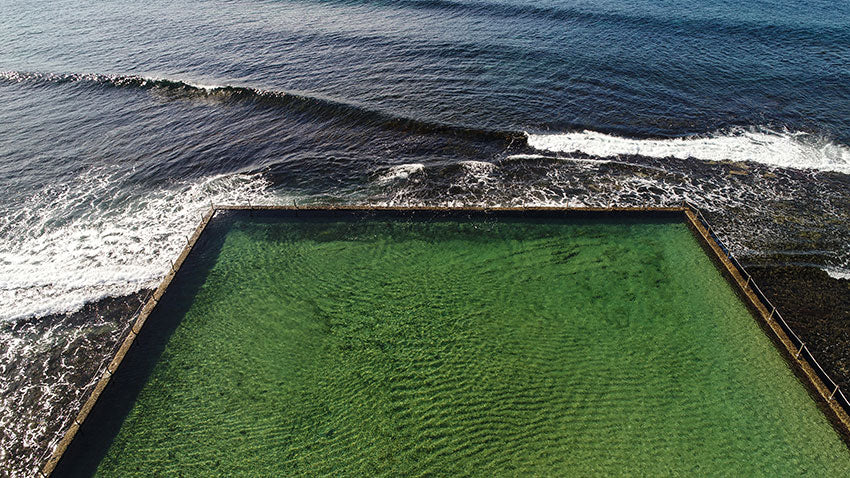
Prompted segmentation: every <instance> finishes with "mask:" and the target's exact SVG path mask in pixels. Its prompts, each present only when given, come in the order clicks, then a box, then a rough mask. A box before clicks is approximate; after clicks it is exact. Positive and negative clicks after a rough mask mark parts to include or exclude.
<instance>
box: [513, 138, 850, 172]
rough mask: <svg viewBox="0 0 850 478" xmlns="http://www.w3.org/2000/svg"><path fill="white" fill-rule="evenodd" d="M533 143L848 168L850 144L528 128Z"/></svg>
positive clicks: (597, 151)
mask: <svg viewBox="0 0 850 478" xmlns="http://www.w3.org/2000/svg"><path fill="white" fill-rule="evenodd" d="M527 141H528V145H529V146H531V147H532V148H534V149H538V150H544V151H554V152H561V153H583V154H587V155H590V156H596V157H600V158H610V157H617V156H645V157H653V158H677V159H689V158H693V159H700V160H704V161H735V162H739V161H741V162H742V161H752V162H756V163H761V164H765V165H768V166H776V167H781V168H796V169H809V170H818V171H833V172H840V173H844V174H850V148H848V147H847V146H845V145H842V144H838V143H834V142H832V141H829V140H827V139H824V138H818V137H815V136H813V135H810V134H808V133H801V132H790V131H772V130H768V129H753V130H744V129H738V130H735V131H730V132H729V133H726V134H715V135H709V136H695V137H685V138H672V139H633V138H624V137H620V136H613V135H609V134H604V133H599V132H596V131H589V130H585V131H581V132H572V133H564V134H527Z"/></svg>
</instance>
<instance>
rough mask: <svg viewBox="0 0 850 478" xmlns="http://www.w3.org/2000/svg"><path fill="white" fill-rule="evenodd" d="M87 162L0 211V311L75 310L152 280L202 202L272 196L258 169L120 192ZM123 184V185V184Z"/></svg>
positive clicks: (182, 240)
mask: <svg viewBox="0 0 850 478" xmlns="http://www.w3.org/2000/svg"><path fill="white" fill-rule="evenodd" d="M118 177H119V176H118V175H111V174H109V173H105V172H94V171H90V172H88V173H86V174H84V175H82V176H81V177H79V178H77V180H76V181H75V182H74V183H73V186H68V187H61V188H59V189H58V191H56V190H45V191H41V192H39V193H37V194H35V195H33V196H31V197H30V198H29V199H28V201H27V203H26V204H23V205H21V206H22V207H19V208H9V210H7V211H3V212H4V214H3V215H2V216H0V320H14V319H21V318H27V317H35V316H42V315H46V314H54V313H67V312H73V311H75V310H78V309H79V308H81V307H82V306H83V305H85V304H86V303H88V302H91V301H95V300H98V299H101V298H103V297H108V296H120V295H124V294H130V293H133V292H136V291H138V290H141V289H144V288H151V287H154V286H155V285H156V284H157V283H158V282H159V281H160V280H161V278H162V277H163V276H164V275H165V273H166V271H168V269H169V268H170V265H169V264H170V262H169V261H170V260H172V259H174V258H175V257H177V255H178V254H179V252H180V250H181V249H182V248H183V246H184V245H185V244H186V237H187V235H189V234H191V232H192V231H193V230H194V228H195V226H196V225H197V224H198V222H199V220H200V217H201V215H202V213H203V212H204V211H206V210H207V209H208V208H209V207H210V204H211V203H216V204H227V203H245V202H247V201H250V202H251V203H252V204H263V203H272V202H280V201H281V200H282V199H280V198H274V197H273V196H272V195H271V193H269V192H268V188H267V186H268V184H267V181H266V180H265V179H263V177H262V176H260V175H245V174H233V175H218V176H212V177H207V178H204V179H202V180H199V181H195V182H185V183H178V184H176V185H172V186H171V187H169V188H162V189H157V190H153V191H146V192H138V193H136V194H135V195H127V194H126V193H123V192H122V190H123V189H122V187H121V184H120V180H119V179H118ZM124 188H126V186H124Z"/></svg>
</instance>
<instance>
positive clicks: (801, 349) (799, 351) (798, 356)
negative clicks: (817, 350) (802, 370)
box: [794, 343, 806, 360]
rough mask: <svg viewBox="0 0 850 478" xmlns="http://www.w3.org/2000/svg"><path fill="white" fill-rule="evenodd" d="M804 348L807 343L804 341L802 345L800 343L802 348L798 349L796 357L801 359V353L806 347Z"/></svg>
mask: <svg viewBox="0 0 850 478" xmlns="http://www.w3.org/2000/svg"><path fill="white" fill-rule="evenodd" d="M804 348H806V344H805V343H803V344H802V345H800V350H798V351H797V356H796V357H794V358H795V359H797V360H800V354H801V353H803V349H804Z"/></svg>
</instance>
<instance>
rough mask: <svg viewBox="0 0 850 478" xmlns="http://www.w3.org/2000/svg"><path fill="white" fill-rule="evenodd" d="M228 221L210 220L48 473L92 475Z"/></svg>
mask: <svg viewBox="0 0 850 478" xmlns="http://www.w3.org/2000/svg"><path fill="white" fill-rule="evenodd" d="M232 224H233V221H232V217H231V215H227V214H225V215H221V214H220V215H219V216H218V217H216V219H215V220H214V221H210V223H209V225H208V226H207V228H206V230H205V231H204V234H202V235H201V237H200V238H199V239H198V241H197V243H196V244H195V249H194V250H193V251H192V254H189V256H188V257H187V259H186V262H184V264H183V267H181V269H180V271H179V272H178V274H177V276H176V277H175V278H174V281H173V282H172V283H171V285H170V286H169V288H168V290H167V292H166V293H165V295H164V296H163V297H162V299H161V300H160V302H159V304H158V305H157V307H156V308H155V309H154V310H153V312H152V313H151V315H150V317H148V319H147V321H146V323H145V326H144V327H143V328H142V330H141V332H140V334H139V335H138V337H137V338H136V340H135V341H134V342H133V345H132V347H131V348H130V351H129V352H128V353H127V355H126V356H125V357H124V360H123V361H122V362H121V366H120V367H119V368H118V370H117V371H116V373H115V375H114V376H113V377H112V380H110V382H109V385H108V386H107V387H106V389H105V390H104V392H103V394H101V396H100V398H99V399H98V401H97V403H96V404H95V406H94V408H93V409H92V411H91V413H90V414H89V416H88V418H87V419H86V421H85V422H83V425H82V426H81V427H80V430H79V432H78V433H77V435H76V436H75V437H74V439H73V441H72V442H71V444H70V446H69V447H68V449H67V450H66V451H65V454H64V455H63V456H62V459H61V460H60V461H59V463H58V465H57V466H56V469H55V470H54V472H53V475H52V476H56V477H89V476H93V475H94V474H95V472H96V470H97V467H98V465H99V464H100V462H101V460H103V458H104V456H106V452H107V451H108V450H109V447H110V446H111V445H112V442H113V440H114V439H115V437H116V436H117V435H118V431H119V430H120V429H121V426H122V424H123V423H124V420H125V418H126V417H127V415H128V414H129V413H130V410H131V409H132V407H133V404H134V403H135V401H136V398H137V397H138V395H139V393H140V392H141V390H142V388H143V387H144V385H145V383H147V381H148V379H149V377H150V375H151V373H152V371H153V369H154V366H155V365H156V363H157V362H158V361H159V358H160V356H161V355H162V352H163V351H164V350H165V346H166V344H167V343H168V340H169V339H170V338H171V335H172V334H173V333H174V331H175V330H176V329H177V326H178V325H180V322H181V321H182V319H183V317H184V316H185V315H186V312H187V311H188V310H189V307H190V306H191V305H192V303H193V301H194V299H195V296H196V295H197V293H198V291H199V290H200V288H201V286H202V285H203V284H204V282H205V281H206V279H207V275H208V274H209V272H210V270H211V269H212V267H213V265H214V264H215V261H216V258H217V257H218V254H219V252H220V251H221V247H222V245H223V244H224V240H225V237H226V235H227V231H228V230H229V229H230V227H231V226H232Z"/></svg>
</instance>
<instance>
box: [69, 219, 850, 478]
mask: <svg viewBox="0 0 850 478" xmlns="http://www.w3.org/2000/svg"><path fill="white" fill-rule="evenodd" d="M204 236H205V237H204V240H203V241H201V242H199V243H198V246H197V247H196V248H195V250H193V252H192V258H191V260H190V261H189V262H188V263H187V265H186V266H184V268H183V269H181V272H180V274H179V275H178V276H177V278H175V281H174V282H172V284H171V286H170V287H169V292H168V294H167V296H166V297H164V298H163V300H162V301H161V302H160V304H159V305H158V306H157V308H156V309H155V311H154V313H153V314H152V315H151V317H150V318H149V319H148V324H146V325H145V332H144V333H143V334H141V335H140V336H139V340H138V342H139V343H138V345H136V346H135V347H136V348H137V349H138V350H136V351H135V352H134V353H132V354H128V361H127V363H125V364H122V365H121V368H120V369H119V372H118V373H117V374H116V375H115V377H114V379H113V382H112V383H111V384H110V390H109V391H108V392H107V393H105V394H104V395H103V396H102V397H101V399H100V401H99V402H98V406H99V408H100V410H95V411H93V412H92V416H91V418H90V419H89V420H87V424H88V423H96V424H97V425H91V426H90V427H89V428H88V429H83V430H82V431H81V433H80V435H79V436H78V438H77V439H76V440H75V443H74V446H73V447H72V449H71V450H69V454H68V455H67V457H66V458H65V459H63V462H62V464H61V466H60V468H59V469H58V470H57V472H59V473H57V474H71V475H73V474H84V475H85V474H91V473H92V472H95V474H96V475H98V476H156V475H162V476H179V475H181V474H182V475H185V476H200V475H203V476H228V475H251V476H292V475H348V476H363V475H383V476H396V475H404V476H408V475H417V476H418V475H528V474H533V475H548V474H551V475H569V476H574V475H591V476H593V475H596V476H599V475H611V474H617V475H622V474H635V475H692V474H695V473H699V474H729V473H734V474H738V475H768V474H771V475H773V474H782V475H788V474H795V475H796V474H806V473H808V474H814V475H825V474H832V473H836V474H839V473H840V474H847V473H848V472H850V452H848V449H847V446H846V445H845V444H844V443H843V442H842V441H841V438H840V437H839V435H838V433H837V432H836V431H835V430H834V429H833V428H832V426H831V425H830V423H829V422H828V421H827V419H826V417H825V416H824V414H823V413H822V412H821V411H820V410H819V409H818V407H817V406H816V404H815V402H814V401H813V400H812V399H811V398H810V396H809V395H808V392H807V390H806V388H805V387H804V386H803V385H802V384H801V383H800V382H799V381H798V379H797V378H796V377H795V375H794V373H793V372H792V371H791V369H790V368H789V366H788V365H787V363H786V361H785V360H784V359H783V357H782V356H781V355H780V354H779V352H778V351H777V350H776V348H775V347H774V346H773V344H772V343H771V341H770V340H769V339H768V338H767V336H766V335H765V334H764V332H763V331H762V330H761V329H760V328H759V326H758V325H757V323H756V322H755V321H754V320H753V318H752V316H751V314H750V312H749V311H748V310H747V308H746V307H745V306H744V304H743V303H742V301H741V300H740V299H739V297H738V296H737V295H736V294H735V292H734V290H733V289H732V287H731V286H730V285H729V283H728V282H727V281H726V280H725V279H724V278H723V277H722V276H721V275H720V274H719V273H718V271H717V269H716V268H715V266H714V264H712V262H711V260H710V259H709V258H708V257H707V256H706V254H705V253H704V252H703V251H702V249H701V248H700V245H699V243H698V242H697V241H696V239H695V238H694V236H693V234H692V233H691V231H690V230H689V229H688V227H687V226H686V225H685V223H684V222H683V221H682V220H681V219H676V218H647V217H640V218H629V217H609V218H588V217H581V218H534V217H529V218H523V217H506V218H496V217H490V218H488V217H483V216H475V217H470V218H463V217H440V216H434V217H423V216H422V215H416V214H413V215H399V216H397V217H384V216H382V215H372V216H370V215H361V214H350V215H345V214H340V215H330V216H322V215H318V216H316V215H310V214H307V213H302V214H301V215H300V216H299V215H296V214H274V213H267V214H256V215H254V216H253V217H250V216H248V215H246V214H232V213H231V214H223V215H221V217H217V218H216V219H215V220H214V221H213V223H211V227H208V229H207V231H206V232H205V233H204ZM145 333H147V334H148V335H145ZM101 404H109V405H101Z"/></svg>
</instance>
